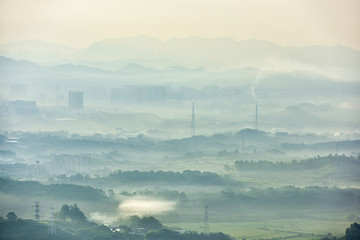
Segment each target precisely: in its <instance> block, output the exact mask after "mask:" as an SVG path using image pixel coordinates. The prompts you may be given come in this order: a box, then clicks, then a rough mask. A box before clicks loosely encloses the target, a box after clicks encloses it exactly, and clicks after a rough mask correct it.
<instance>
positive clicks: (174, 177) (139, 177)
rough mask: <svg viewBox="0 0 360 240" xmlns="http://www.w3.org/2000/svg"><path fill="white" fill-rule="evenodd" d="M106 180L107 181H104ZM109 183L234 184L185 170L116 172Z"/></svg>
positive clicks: (219, 177) (226, 180) (228, 180)
mask: <svg viewBox="0 0 360 240" xmlns="http://www.w3.org/2000/svg"><path fill="white" fill-rule="evenodd" d="M103 180H105V179H103ZM108 181H111V182H125V183H136V182H166V183H170V184H171V183H184V184H201V185H224V184H231V183H234V181H233V180H231V179H230V178H227V177H223V176H220V175H218V174H216V173H213V172H200V171H190V170H185V171H183V172H173V171H148V172H140V171H136V170H135V171H124V172H123V171H121V170H119V171H116V172H113V173H111V174H109V177H108Z"/></svg>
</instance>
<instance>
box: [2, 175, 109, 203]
mask: <svg viewBox="0 0 360 240" xmlns="http://www.w3.org/2000/svg"><path fill="white" fill-rule="evenodd" d="M0 191H1V192H5V193H11V194H16V195H19V196H38V197H39V196H40V197H41V196H45V197H52V198H55V199H66V200H69V199H70V200H72V199H75V200H94V201H101V200H106V194H105V192H104V191H103V190H101V189H95V188H92V187H85V186H79V185H74V184H50V185H42V184H40V183H39V182H35V181H14V180H11V179H5V178H0Z"/></svg>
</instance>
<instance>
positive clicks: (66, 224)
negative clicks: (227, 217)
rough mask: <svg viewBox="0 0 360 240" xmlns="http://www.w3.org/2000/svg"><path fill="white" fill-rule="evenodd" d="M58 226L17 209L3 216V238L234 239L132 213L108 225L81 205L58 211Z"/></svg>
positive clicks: (0, 229)
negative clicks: (90, 217) (177, 227)
mask: <svg viewBox="0 0 360 240" xmlns="http://www.w3.org/2000/svg"><path fill="white" fill-rule="evenodd" d="M55 222H56V223H55V226H56V230H55V229H53V230H52V231H49V229H50V228H49V225H50V223H49V222H35V221H33V220H22V219H19V218H17V216H16V214H15V213H14V212H11V214H10V213H9V214H8V215H7V219H4V218H2V217H1V218H0V239H4V240H5V239H6V240H20V239H27V240H38V239H54V240H60V239H61V240H75V239H82V240H97V239H102V240H110V239H111V240H113V239H119V240H126V239H127V240H143V239H145V240H165V239H167V240H169V239H171V240H231V239H232V238H231V237H230V236H227V235H225V234H223V233H221V232H219V233H211V234H203V233H201V234H198V233H197V232H185V233H179V232H178V231H174V230H171V229H169V228H168V227H166V226H164V225H163V224H162V223H161V222H160V221H159V220H157V219H156V218H154V217H152V216H149V217H142V218H140V217H139V216H137V215H134V216H130V217H129V219H128V223H129V224H128V226H126V225H119V226H112V227H107V226H104V225H99V224H97V223H94V222H92V221H89V220H88V219H87V218H86V216H85V215H84V213H83V212H82V211H81V210H80V208H79V207H78V206H77V205H76V204H74V205H72V206H68V205H66V204H65V205H63V206H62V208H61V210H60V211H59V212H57V213H56V218H55Z"/></svg>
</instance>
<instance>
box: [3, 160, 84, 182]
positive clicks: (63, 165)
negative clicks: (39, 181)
mask: <svg viewBox="0 0 360 240" xmlns="http://www.w3.org/2000/svg"><path fill="white" fill-rule="evenodd" d="M90 163H91V160H90V157H88V156H77V155H68V154H59V155H54V156H53V159H52V161H50V162H48V163H46V164H42V165H41V164H40V162H39V161H37V162H36V164H27V163H24V162H15V161H13V162H4V161H2V163H0V176H2V177H14V178H24V177H32V178H39V177H48V176H59V175H75V174H78V173H80V174H89V173H90Z"/></svg>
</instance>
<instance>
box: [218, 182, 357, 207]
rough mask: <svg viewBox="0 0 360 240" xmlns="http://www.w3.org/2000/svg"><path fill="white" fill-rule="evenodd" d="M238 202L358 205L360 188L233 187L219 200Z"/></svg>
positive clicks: (264, 204)
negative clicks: (244, 188)
mask: <svg viewBox="0 0 360 240" xmlns="http://www.w3.org/2000/svg"><path fill="white" fill-rule="evenodd" d="M224 200H227V201H228V202H237V203H239V204H252V205H256V206H264V207H268V206H270V205H272V206H280V207H282V208H284V207H290V208H293V207H297V208H299V207H304V206H306V207H311V206H313V207H319V208H322V207H324V208H328V207H333V206H344V207H348V206H358V204H360V191H359V189H341V188H336V187H332V188H329V187H319V186H311V187H305V188H300V187H294V186H287V187H280V188H267V189H258V188H252V189H250V191H246V192H235V191H233V190H232V189H226V190H223V191H222V192H221V194H220V196H219V199H218V200H215V201H219V202H221V201H224Z"/></svg>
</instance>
